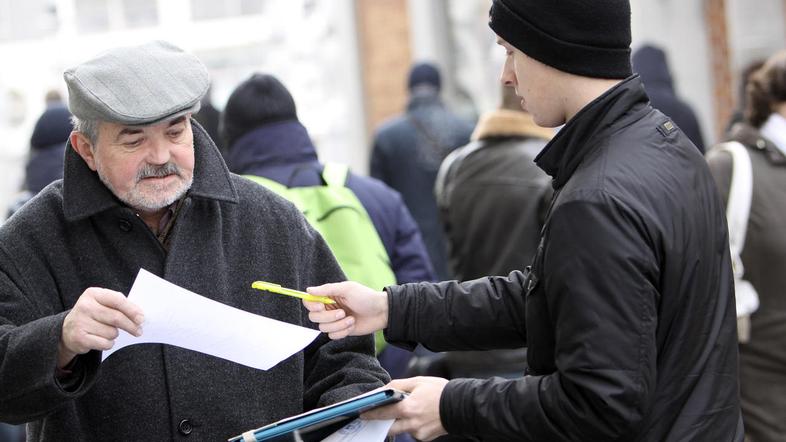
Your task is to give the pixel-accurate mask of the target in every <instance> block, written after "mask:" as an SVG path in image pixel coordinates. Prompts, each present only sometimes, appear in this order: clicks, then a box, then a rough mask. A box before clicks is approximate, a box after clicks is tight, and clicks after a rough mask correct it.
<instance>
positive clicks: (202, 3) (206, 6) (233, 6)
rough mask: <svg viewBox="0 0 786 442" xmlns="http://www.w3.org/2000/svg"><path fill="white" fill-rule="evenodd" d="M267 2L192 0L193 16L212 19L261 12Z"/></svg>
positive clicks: (251, 0)
mask: <svg viewBox="0 0 786 442" xmlns="http://www.w3.org/2000/svg"><path fill="white" fill-rule="evenodd" d="M266 3H267V1H266V0H191V16H192V18H193V19H194V20H212V19H217V18H226V17H236V16H241V15H254V14H261V13H263V12H264V11H265V4H266Z"/></svg>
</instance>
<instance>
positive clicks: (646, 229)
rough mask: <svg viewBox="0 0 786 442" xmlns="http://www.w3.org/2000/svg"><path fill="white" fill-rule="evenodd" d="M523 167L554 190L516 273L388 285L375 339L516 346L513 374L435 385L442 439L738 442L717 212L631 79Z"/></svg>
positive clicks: (688, 156)
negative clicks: (537, 238)
mask: <svg viewBox="0 0 786 442" xmlns="http://www.w3.org/2000/svg"><path fill="white" fill-rule="evenodd" d="M536 162H537V163H538V165H539V166H540V167H541V168H542V169H544V170H545V171H546V172H547V173H548V174H549V175H551V176H552V177H553V178H554V180H553V186H554V188H555V192H556V193H555V197H554V202H553V206H552V209H551V212H550V214H549V217H548V218H547V221H546V225H545V226H544V231H543V235H542V238H541V242H540V245H539V247H538V252H537V254H536V256H535V259H534V262H533V266H532V271H531V273H529V275H527V274H525V273H522V272H518V271H516V272H513V273H511V274H510V275H509V276H508V277H506V278H505V277H488V278H482V279H478V280H475V281H468V282H465V283H461V284H459V283H456V282H443V283H440V284H425V283H422V284H407V285H404V286H398V287H391V288H389V289H388V290H389V293H390V297H389V299H390V301H389V302H390V321H389V324H390V325H389V327H388V329H387V337H388V338H389V340H393V341H399V342H411V341H420V342H423V343H424V344H425V345H427V346H428V347H429V348H431V349H432V350H448V349H451V350H454V349H488V348H500V347H508V348H510V347H516V346H523V345H526V346H527V347H528V364H529V366H528V375H527V376H525V377H523V378H520V379H517V380H503V379H499V378H492V379H488V380H472V379H457V380H452V381H450V382H449V383H448V384H447V386H446V387H445V390H444V392H443V393H442V397H441V400H440V415H441V418H442V423H443V425H444V427H445V428H446V429H447V430H448V431H449V432H450V433H453V434H465V435H478V436H481V437H482V438H483V439H484V440H510V441H513V440H515V441H551V440H582V441H585V440H592V441H595V440H622V441H642V440H643V441H672V440H680V441H682V440H712V441H731V440H734V441H741V440H742V425H741V420H740V410H739V399H738V385H737V345H736V344H737V342H736V340H737V336H736V321H735V305H734V293H733V282H732V273H731V265H730V259H729V245H728V238H727V236H728V235H727V231H726V221H725V214H724V211H723V204H722V202H721V200H720V198H719V196H718V193H717V191H716V190H715V185H714V183H713V181H712V177H711V176H710V173H709V171H708V169H707V166H706V164H705V162H704V160H703V158H702V156H701V155H700V154H699V152H698V150H697V149H695V148H694V147H693V145H692V144H691V143H690V141H689V140H688V139H687V137H686V136H685V135H684V134H683V133H682V132H681V131H680V130H679V129H678V128H677V127H676V126H675V125H674V124H673V123H671V121H670V120H669V119H668V118H667V117H665V116H664V115H663V114H661V113H660V112H658V111H656V110H654V109H652V107H650V106H649V104H648V98H647V95H646V94H645V93H644V90H643V88H642V86H641V82H640V80H639V79H638V77H637V76H633V77H631V78H629V79H627V80H626V81H624V82H622V83H620V84H619V85H618V86H616V87H614V88H612V89H611V90H609V91H608V92H606V93H605V94H604V95H602V96H601V97H599V98H598V99H596V100H595V101H593V102H592V103H590V104H589V105H587V106H586V107H585V108H584V109H583V110H582V111H580V112H579V113H578V114H577V115H576V116H575V117H574V118H573V119H571V121H570V122H568V124H567V125H566V126H565V127H564V128H563V129H562V130H561V131H560V132H559V133H558V134H557V136H556V137H555V138H554V139H553V140H552V141H551V143H549V145H547V146H546V148H545V149H544V150H543V152H542V153H541V154H540V155H539V156H538V158H536ZM525 288H526V289H525Z"/></svg>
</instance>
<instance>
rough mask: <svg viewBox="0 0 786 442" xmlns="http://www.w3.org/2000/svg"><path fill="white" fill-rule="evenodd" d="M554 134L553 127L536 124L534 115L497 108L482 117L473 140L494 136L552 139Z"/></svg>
mask: <svg viewBox="0 0 786 442" xmlns="http://www.w3.org/2000/svg"><path fill="white" fill-rule="evenodd" d="M553 136H554V131H553V130H552V129H547V128H545V127H540V126H538V125H537V124H535V121H534V120H533V119H532V115H530V114H528V113H525V112H519V111H514V110H507V109H497V110H494V111H491V112H487V113H485V114H483V116H481V117H480V121H478V125H477V126H476V127H475V131H474V132H472V140H473V141H474V140H480V139H483V138H493V137H523V138H542V139H544V140H550V139H551V137H553Z"/></svg>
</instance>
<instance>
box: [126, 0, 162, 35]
mask: <svg viewBox="0 0 786 442" xmlns="http://www.w3.org/2000/svg"><path fill="white" fill-rule="evenodd" d="M122 1H123V18H124V21H125V23H124V24H125V27H126V28H144V27H149V26H155V25H157V24H158V4H157V3H156V0H122Z"/></svg>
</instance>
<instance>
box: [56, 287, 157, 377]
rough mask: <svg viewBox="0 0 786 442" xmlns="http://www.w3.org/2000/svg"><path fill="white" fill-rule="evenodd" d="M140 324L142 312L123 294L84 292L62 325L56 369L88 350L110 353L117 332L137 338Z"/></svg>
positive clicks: (98, 291)
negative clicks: (120, 331) (123, 331)
mask: <svg viewBox="0 0 786 442" xmlns="http://www.w3.org/2000/svg"><path fill="white" fill-rule="evenodd" d="M143 321H144V315H143V314H142V309H140V308H139V307H138V306H137V305H135V304H134V303H133V302H131V301H129V300H128V298H126V297H125V296H124V295H123V294H122V293H120V292H115V291H113V290H107V289H102V288H96V287H91V288H89V289H87V290H85V291H84V293H82V295H81V296H80V297H79V299H78V300H77V301H76V304H75V305H74V308H72V309H71V311H70V312H68V314H67V315H66V317H65V320H64V321H63V332H62V334H61V335H60V345H59V346H58V354H57V367H58V368H63V367H65V366H66V365H68V363H69V362H71V360H72V359H74V358H75V357H76V355H80V354H84V353H87V352H89V351H90V350H102V351H103V350H109V349H110V348H112V346H113V345H114V344H115V339H116V338H117V335H118V333H119V332H118V329H121V330H125V331H126V332H128V333H130V334H132V335H134V336H140V335H141V334H142V322H143Z"/></svg>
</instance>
